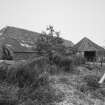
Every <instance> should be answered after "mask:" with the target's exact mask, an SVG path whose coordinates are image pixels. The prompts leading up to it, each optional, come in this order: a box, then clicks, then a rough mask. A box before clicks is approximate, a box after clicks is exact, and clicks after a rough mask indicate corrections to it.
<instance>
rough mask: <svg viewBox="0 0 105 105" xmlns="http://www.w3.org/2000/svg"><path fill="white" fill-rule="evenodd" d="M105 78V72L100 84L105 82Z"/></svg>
mask: <svg viewBox="0 0 105 105" xmlns="http://www.w3.org/2000/svg"><path fill="white" fill-rule="evenodd" d="M104 80H105V73H104V75H103V76H102V77H101V79H100V80H99V82H98V83H99V84H102V83H103V82H104Z"/></svg>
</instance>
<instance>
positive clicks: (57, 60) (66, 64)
mask: <svg viewBox="0 0 105 105" xmlns="http://www.w3.org/2000/svg"><path fill="white" fill-rule="evenodd" d="M50 62H52V64H53V65H56V66H57V67H59V68H60V69H62V68H63V70H64V71H65V72H72V70H73V59H72V58H71V57H68V56H64V55H61V54H58V53H57V54H53V56H52V58H50Z"/></svg>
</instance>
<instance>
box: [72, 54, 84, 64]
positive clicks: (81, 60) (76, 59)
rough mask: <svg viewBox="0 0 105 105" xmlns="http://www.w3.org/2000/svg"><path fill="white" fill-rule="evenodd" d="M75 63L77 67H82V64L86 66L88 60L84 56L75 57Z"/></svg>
mask: <svg viewBox="0 0 105 105" xmlns="http://www.w3.org/2000/svg"><path fill="white" fill-rule="evenodd" d="M73 62H74V64H75V65H81V64H85V62H86V59H85V58H84V57H82V56H74V57H73Z"/></svg>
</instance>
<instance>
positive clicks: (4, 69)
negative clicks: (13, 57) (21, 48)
mask: <svg viewBox="0 0 105 105" xmlns="http://www.w3.org/2000/svg"><path fill="white" fill-rule="evenodd" d="M57 69H60V68H59V67H56V66H55V65H49V64H48V61H47V59H46V58H43V57H42V58H40V59H37V60H31V61H28V62H23V61H22V62H18V63H13V64H11V65H8V64H7V63H5V62H3V63H0V104H1V105H104V104H105V86H104V84H102V85H101V86H100V85H99V84H98V80H99V79H100V77H101V76H102V75H103V73H104V69H105V67H104V66H103V68H100V66H96V65H82V66H75V67H74V69H73V71H72V72H70V71H69V72H68V71H67V72H66V71H61V72H54V73H52V70H56V71H57ZM58 71H60V70H58Z"/></svg>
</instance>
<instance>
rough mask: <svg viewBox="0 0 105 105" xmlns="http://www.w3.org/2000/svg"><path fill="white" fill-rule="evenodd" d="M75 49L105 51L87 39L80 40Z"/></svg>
mask: <svg viewBox="0 0 105 105" xmlns="http://www.w3.org/2000/svg"><path fill="white" fill-rule="evenodd" d="M74 48H75V49H76V50H78V51H105V49H104V48H102V47H101V46H99V45H97V44H95V43H94V42H92V41H91V40H90V39H88V38H86V37H85V38H83V39H82V40H80V41H79V42H78V43H77V44H76V45H74Z"/></svg>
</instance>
